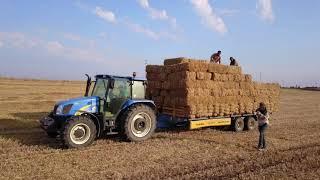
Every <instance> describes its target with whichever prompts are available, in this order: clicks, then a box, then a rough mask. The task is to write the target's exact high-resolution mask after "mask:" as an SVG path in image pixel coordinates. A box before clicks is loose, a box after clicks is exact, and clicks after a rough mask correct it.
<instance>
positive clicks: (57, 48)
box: [46, 41, 65, 54]
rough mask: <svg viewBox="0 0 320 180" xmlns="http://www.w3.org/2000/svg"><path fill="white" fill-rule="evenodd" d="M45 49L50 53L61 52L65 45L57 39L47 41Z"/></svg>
mask: <svg viewBox="0 0 320 180" xmlns="http://www.w3.org/2000/svg"><path fill="white" fill-rule="evenodd" d="M46 49H47V50H48V52H50V53H52V54H60V53H63V51H64V49H65V47H64V46H63V45H62V44H61V43H60V42H58V41H49V42H47V45H46Z"/></svg>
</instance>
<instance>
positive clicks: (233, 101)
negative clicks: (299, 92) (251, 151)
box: [146, 58, 280, 118]
mask: <svg viewBox="0 0 320 180" xmlns="http://www.w3.org/2000/svg"><path fill="white" fill-rule="evenodd" d="M146 71H147V80H148V86H147V98H149V99H152V100H153V101H154V102H155V103H156V105H157V107H158V110H159V111H160V112H162V113H164V114H170V115H173V116H177V117H188V118H199V117H212V116H229V115H240V114H246V113H253V112H254V111H255V110H256V109H257V108H258V105H259V103H260V102H265V103H266V105H267V106H268V108H269V109H270V110H271V111H276V110H277V109H278V105H279V90H280V87H279V85H277V84H261V83H256V82H253V81H252V77H251V75H248V74H242V71H241V68H240V67H237V66H226V65H220V64H212V63H209V62H208V61H205V60H194V59H188V58H175V59H166V60H165V61H164V65H148V66H147V67H146Z"/></svg>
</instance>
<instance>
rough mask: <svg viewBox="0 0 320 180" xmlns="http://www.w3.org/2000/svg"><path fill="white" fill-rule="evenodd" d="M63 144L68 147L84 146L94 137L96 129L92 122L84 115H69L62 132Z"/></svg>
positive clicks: (90, 142)
mask: <svg viewBox="0 0 320 180" xmlns="http://www.w3.org/2000/svg"><path fill="white" fill-rule="evenodd" d="M62 133H63V134H62V141H63V144H64V145H65V146H66V147H68V148H80V147H86V146H89V145H90V144H92V142H93V141H94V140H95V138H96V134H97V129H96V125H95V124H94V122H93V121H92V120H91V119H90V118H88V117H86V116H75V117H71V118H70V119H69V120H68V121H67V122H66V125H65V126H64V130H63V132H62Z"/></svg>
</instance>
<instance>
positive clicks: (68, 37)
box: [63, 33, 82, 41]
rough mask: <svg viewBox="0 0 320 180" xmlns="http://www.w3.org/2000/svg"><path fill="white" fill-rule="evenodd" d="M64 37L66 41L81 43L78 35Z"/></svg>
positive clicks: (64, 35)
mask: <svg viewBox="0 0 320 180" xmlns="http://www.w3.org/2000/svg"><path fill="white" fill-rule="evenodd" d="M63 37H64V38H65V39H68V40H71V41H81V39H82V38H81V37H80V36H78V35H76V34H72V33H64V34H63Z"/></svg>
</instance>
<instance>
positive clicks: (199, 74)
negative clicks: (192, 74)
mask: <svg viewBox="0 0 320 180" xmlns="http://www.w3.org/2000/svg"><path fill="white" fill-rule="evenodd" d="M197 79H198V80H204V79H205V73H204V72H197Z"/></svg>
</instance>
